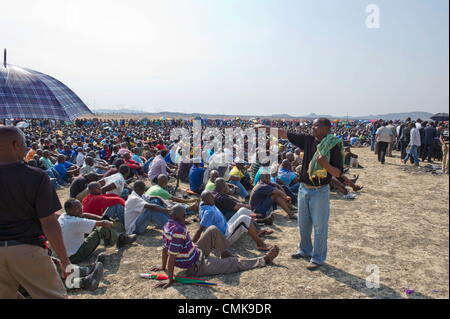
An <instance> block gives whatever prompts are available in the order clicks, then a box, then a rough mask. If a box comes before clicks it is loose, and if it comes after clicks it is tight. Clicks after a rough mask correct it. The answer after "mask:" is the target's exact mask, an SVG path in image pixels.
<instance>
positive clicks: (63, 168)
mask: <svg viewBox="0 0 450 319" xmlns="http://www.w3.org/2000/svg"><path fill="white" fill-rule="evenodd" d="M72 165H73V164H72V163H69V162H64V163H60V164H56V165H55V166H54V167H53V168H54V169H56V171H57V172H58V173H59V175H61V177H62V178H63V179H64V180H67V179H68V178H69V176H68V175H67V169H68V168H70V167H72Z"/></svg>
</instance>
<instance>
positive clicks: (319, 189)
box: [278, 118, 344, 270]
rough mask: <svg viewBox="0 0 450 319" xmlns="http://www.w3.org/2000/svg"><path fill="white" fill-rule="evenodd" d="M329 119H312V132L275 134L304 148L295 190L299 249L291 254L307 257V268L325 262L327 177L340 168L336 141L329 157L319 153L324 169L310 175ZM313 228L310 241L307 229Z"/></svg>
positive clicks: (328, 209) (293, 256)
mask: <svg viewBox="0 0 450 319" xmlns="http://www.w3.org/2000/svg"><path fill="white" fill-rule="evenodd" d="M330 129H331V122H330V121H329V120H328V119H326V118H319V119H316V120H314V122H313V125H312V135H306V134H296V133H293V132H286V131H284V130H281V129H278V137H279V138H282V139H283V138H287V139H288V140H289V142H291V143H292V144H294V145H295V146H297V147H299V148H301V149H303V150H304V156H303V163H302V169H301V172H300V183H301V184H300V188H299V193H298V209H299V214H298V223H299V229H300V243H299V251H298V252H297V253H296V254H294V255H292V258H295V259H298V258H311V259H310V264H309V265H308V267H307V268H308V270H316V269H318V268H319V267H320V266H321V265H323V264H324V263H325V259H326V255H327V239H328V218H329V215H330V198H329V197H330V186H329V184H330V181H331V178H332V176H334V177H336V178H339V177H340V176H341V175H342V173H343V171H344V168H343V158H342V154H341V151H340V147H339V144H336V145H335V146H334V147H333V148H331V150H330V156H329V159H327V158H326V157H325V156H323V155H319V156H318V157H317V162H318V163H319V164H320V166H322V167H323V168H324V169H325V170H326V177H324V178H319V177H315V178H310V176H309V174H308V168H309V165H310V163H311V160H312V159H313V156H314V154H315V153H316V151H317V146H318V145H319V143H320V142H321V141H322V140H323V139H324V138H325V137H326V136H327V135H328V134H330ZM313 228H314V245H313V244H312V241H311V233H312V230H313Z"/></svg>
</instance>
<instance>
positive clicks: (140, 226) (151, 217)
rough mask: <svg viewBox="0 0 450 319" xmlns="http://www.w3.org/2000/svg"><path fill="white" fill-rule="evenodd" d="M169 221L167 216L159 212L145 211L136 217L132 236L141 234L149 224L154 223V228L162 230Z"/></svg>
mask: <svg viewBox="0 0 450 319" xmlns="http://www.w3.org/2000/svg"><path fill="white" fill-rule="evenodd" d="M168 220H169V215H167V214H165V213H161V212H155V211H151V210H149V209H145V210H144V212H143V213H142V214H141V215H140V216H139V217H138V219H137V220H136V224H135V229H134V232H133V233H134V234H142V233H143V232H144V231H145V229H146V228H147V226H148V225H149V224H150V223H151V222H155V224H156V227H158V228H159V229H162V228H163V227H164V225H165V224H166V223H167V221H168Z"/></svg>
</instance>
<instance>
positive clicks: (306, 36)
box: [0, 0, 449, 115]
mask: <svg viewBox="0 0 450 319" xmlns="http://www.w3.org/2000/svg"><path fill="white" fill-rule="evenodd" d="M370 3H374V4H377V5H378V6H379V8H380V28H379V29H369V28H367V27H366V18H367V15H368V13H366V6H367V5H368V4H370ZM448 6H449V1H448V0H369V1H364V0H339V1H337V0H308V1H306V0H305V1H303V0H142V1H138V0H127V1H115V0H114V1H113V0H108V1H106V0H105V1H99V0H77V1H63V0H14V1H2V3H1V6H0V7H1V12H2V14H1V19H0V47H1V48H3V47H6V48H7V49H8V62H9V63H11V64H16V65H20V66H25V67H28V68H31V69H34V70H37V71H40V72H44V73H47V74H49V75H51V76H53V77H55V78H57V79H59V80H60V81H62V82H63V83H65V84H66V85H68V86H69V87H70V88H71V89H73V90H74V91H75V92H76V93H77V94H78V95H79V96H80V97H81V99H82V100H83V101H84V102H85V103H86V104H87V105H88V106H89V107H91V109H93V107H94V105H95V107H96V108H97V109H99V108H121V107H126V108H132V109H137V110H143V111H150V112H154V111H177V112H204V113H220V114H222V113H225V114H257V115H259V114H260V115H268V114H274V113H277V114H279V113H288V114H291V115H305V114H309V113H312V112H315V113H320V114H332V115H346V114H347V112H348V113H349V114H350V115H367V114H380V113H389V112H404V111H428V112H439V111H445V110H447V108H448V104H449V89H448V87H449V43H448V37H449V34H448V30H449V19H448V10H449V8H448Z"/></svg>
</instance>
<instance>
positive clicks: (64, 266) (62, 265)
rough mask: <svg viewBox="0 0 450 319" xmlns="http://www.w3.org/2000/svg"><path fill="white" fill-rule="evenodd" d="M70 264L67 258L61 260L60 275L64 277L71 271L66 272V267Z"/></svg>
mask: <svg viewBox="0 0 450 319" xmlns="http://www.w3.org/2000/svg"><path fill="white" fill-rule="evenodd" d="M70 265H71V263H70V261H69V260H66V261H61V277H62V278H63V279H66V278H67V276H69V275H70V274H71V273H72V272H73V271H72V272H67V269H68V267H69V266H70Z"/></svg>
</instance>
